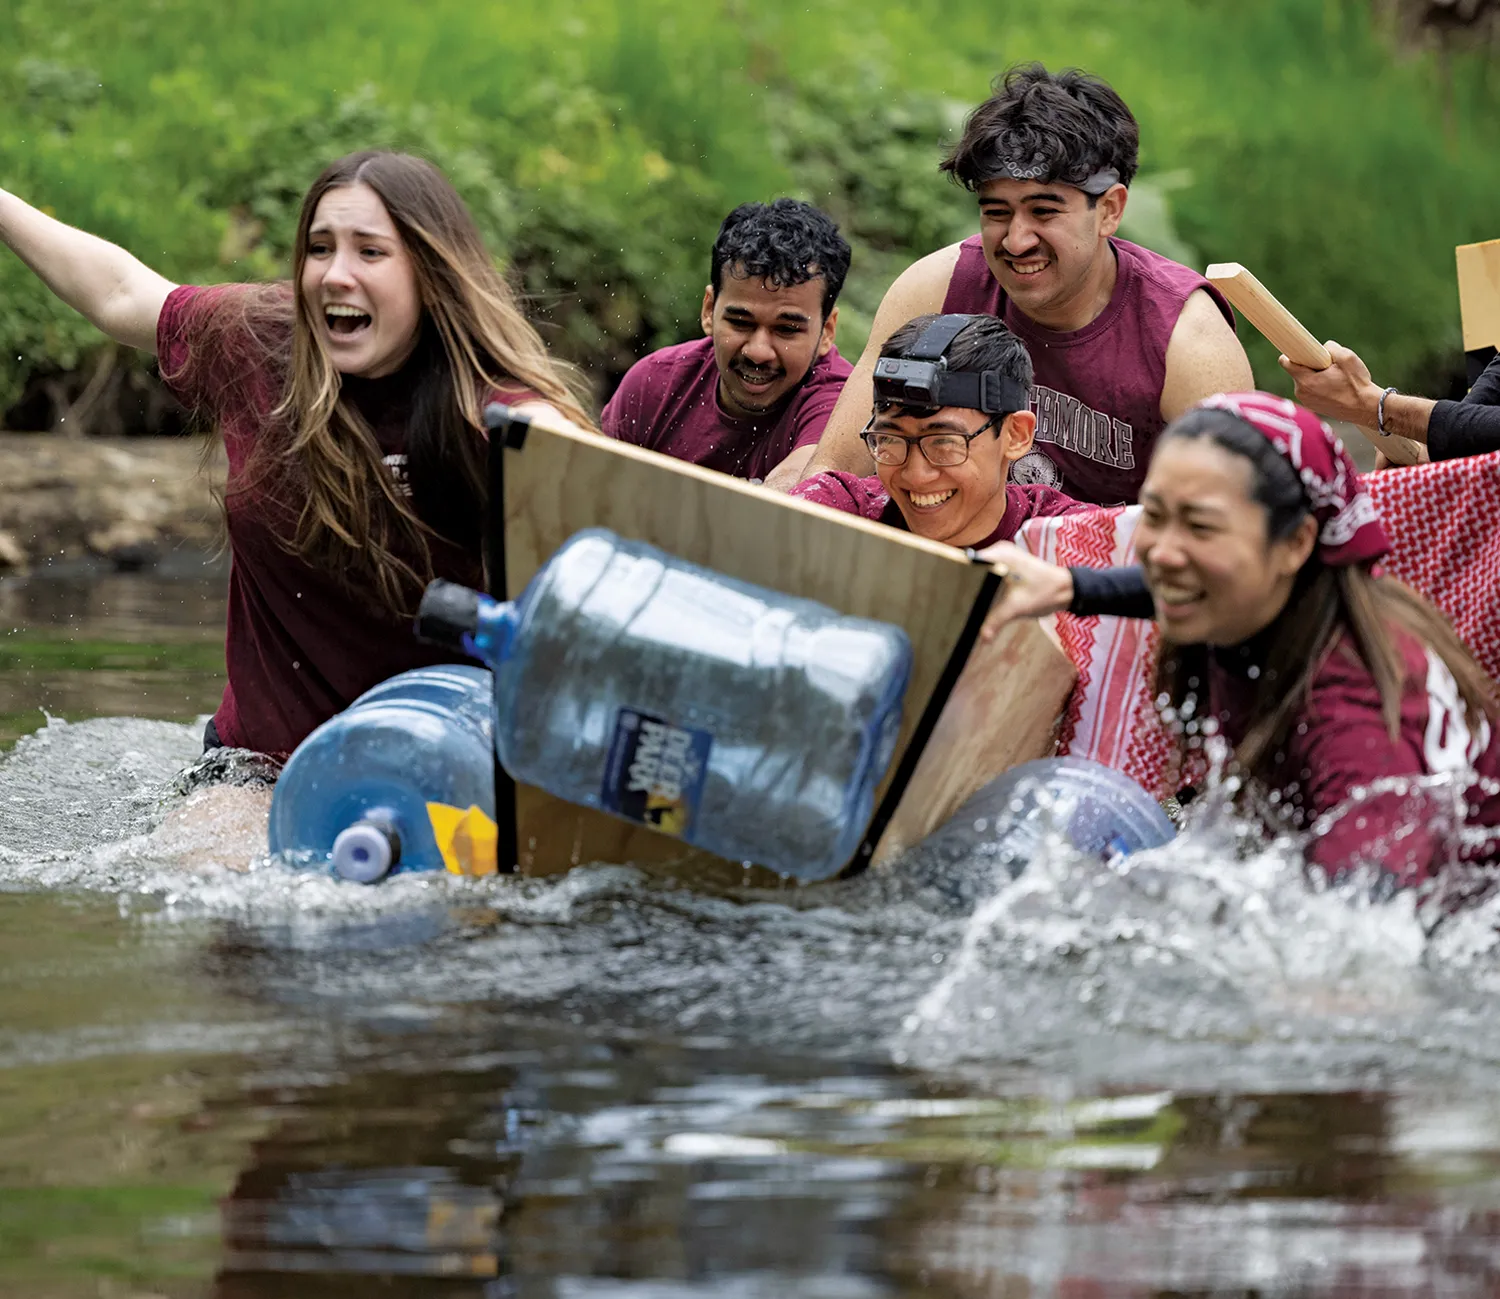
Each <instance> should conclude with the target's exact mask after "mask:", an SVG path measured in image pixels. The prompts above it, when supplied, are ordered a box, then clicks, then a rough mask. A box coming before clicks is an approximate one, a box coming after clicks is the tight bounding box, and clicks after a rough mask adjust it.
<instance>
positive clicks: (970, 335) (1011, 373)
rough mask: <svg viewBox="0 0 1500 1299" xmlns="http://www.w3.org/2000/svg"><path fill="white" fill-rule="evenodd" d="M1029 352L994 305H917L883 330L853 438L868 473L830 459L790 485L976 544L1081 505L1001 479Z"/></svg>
mask: <svg viewBox="0 0 1500 1299" xmlns="http://www.w3.org/2000/svg"><path fill="white" fill-rule="evenodd" d="M1030 388H1031V358H1030V357H1029V356H1027V354H1026V348H1025V347H1024V346H1023V345H1022V344H1021V341H1020V339H1018V338H1017V337H1016V336H1015V335H1014V334H1012V333H1011V332H1010V330H1008V329H1006V327H1005V326H1004V325H1003V324H1001V323H1000V321H999V320H997V319H996V318H995V317H994V316H987V315H947V316H919V317H918V318H917V319H916V320H912V321H908V322H907V323H906V324H905V325H903V326H901V328H900V329H898V330H896V332H895V333H894V334H892V335H891V336H890V337H889V338H888V339H886V341H885V345H884V346H883V347H882V348H881V352H880V360H879V362H878V363H877V364H876V367H875V402H874V408H873V410H872V411H871V412H870V414H869V418H868V420H867V422H866V425H865V428H864V431H863V438H864V443H865V446H866V448H867V450H868V451H869V454H870V456H871V458H872V459H873V460H874V461H875V474H874V475H872V476H870V477H867V478H861V477H860V476H858V475H856V474H850V473H843V472H839V471H832V472H827V473H819V474H814V475H812V476H811V477H809V478H804V479H803V480H802V481H801V482H800V483H798V484H797V485H796V486H795V487H794V488H792V490H791V495H793V496H797V497H800V498H801V499H803V500H809V501H814V502H816V503H817V504H819V505H827V506H829V507H830V508H832V509H836V510H844V511H846V512H847V513H851V514H859V515H862V516H863V517H865V518H867V519H878V520H880V521H881V522H883V523H888V524H890V525H891V526H892V527H897V528H905V529H906V530H907V531H909V532H913V533H915V534H916V535H917V536H919V537H926V538H927V539H928V540H929V541H941V542H945V543H947V544H948V545H952V546H965V547H974V548H979V547H983V546H988V545H991V544H993V543H994V542H997V541H1009V540H1010V539H1011V538H1012V537H1014V536H1015V535H1016V529H1017V528H1019V527H1020V526H1021V524H1023V523H1024V522H1025V521H1026V520H1027V519H1030V518H1035V517H1037V516H1038V515H1051V514H1067V513H1070V512H1071V511H1073V510H1084V509H1089V508H1091V507H1089V506H1086V505H1082V504H1080V503H1079V502H1078V501H1075V500H1073V499H1072V497H1070V496H1065V495H1064V494H1063V493H1062V492H1059V491H1057V490H1056V489H1055V488H1052V487H1045V486H1041V485H1039V484H1034V483H1032V484H1024V485H1023V484H1020V483H1016V482H1012V481H1010V477H1011V475H1010V472H1009V471H1010V467H1011V465H1012V464H1014V463H1015V462H1016V461H1017V460H1019V459H1021V458H1022V457H1024V456H1025V455H1026V454H1027V453H1028V452H1029V451H1030V450H1031V444H1032V433H1033V431H1034V429H1035V426H1036V417H1035V416H1034V415H1032V413H1031V411H1030V410H1028V409H1027V394H1028V392H1029V390H1030Z"/></svg>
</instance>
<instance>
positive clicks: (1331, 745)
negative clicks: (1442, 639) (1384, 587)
mask: <svg viewBox="0 0 1500 1299" xmlns="http://www.w3.org/2000/svg"><path fill="white" fill-rule="evenodd" d="M1392 635H1393V636H1394V637H1395V640H1396V644H1397V646H1398V648H1399V649H1400V651H1401V654H1402V657H1403V658H1404V659H1405V661H1406V673H1407V675H1406V689H1405V692H1404V694H1403V695H1402V700H1401V725H1400V730H1399V733H1398V734H1397V737H1396V740H1395V742H1394V743H1393V742H1392V741H1391V737H1390V734H1389V732H1388V731H1387V730H1386V727H1385V719H1384V717H1383V715H1382V713H1381V707H1380V693H1379V691H1378V690H1377V689H1376V686H1375V678H1374V677H1373V675H1372V674H1371V672H1370V669H1369V668H1368V667H1367V666H1366V665H1365V662H1364V660H1363V659H1362V658H1361V657H1360V656H1359V652H1358V650H1357V649H1356V648H1355V646H1354V642H1353V640H1352V639H1351V638H1350V637H1349V636H1348V634H1347V633H1345V634H1344V635H1343V636H1341V637H1340V639H1339V640H1338V641H1337V642H1336V643H1335V645H1334V647H1333V649H1332V650H1331V651H1330V652H1329V653H1328V655H1327V656H1326V658H1325V659H1324V661H1323V663H1322V665H1321V666H1320V667H1319V669H1318V671H1317V673H1316V674H1315V675H1314V677H1313V680H1312V683H1311V686H1310V688H1309V690H1308V697H1307V703H1306V706H1305V708H1304V710H1303V711H1302V713H1301V715H1300V716H1299V717H1298V720H1297V722H1296V723H1295V724H1294V725H1293V727H1292V729H1291V733H1290V735H1289V736H1288V737H1287V741H1286V744H1285V746H1284V749H1283V750H1282V751H1281V753H1280V754H1279V755H1277V756H1278V760H1277V761H1276V762H1275V764H1274V766H1273V768H1272V770H1271V772H1270V774H1269V775H1268V777H1267V779H1266V782H1265V783H1266V786H1267V788H1268V789H1270V790H1272V791H1274V792H1275V795H1276V801H1277V802H1278V803H1279V804H1280V806H1281V807H1282V808H1283V809H1285V810H1284V815H1286V816H1287V817H1288V818H1289V820H1290V821H1291V823H1292V825H1293V826H1294V827H1296V828H1298V829H1308V828H1312V827H1314V826H1315V825H1316V823H1317V821H1318V818H1320V817H1324V816H1327V815H1328V814H1330V813H1337V815H1334V816H1330V817H1329V820H1328V822H1327V823H1326V824H1324V825H1318V826H1317V837H1316V838H1315V839H1314V840H1313V841H1312V843H1311V844H1310V845H1309V848H1308V857H1309V859H1310V860H1311V861H1314V862H1316V863H1317V864H1319V865H1321V866H1324V867H1326V868H1328V869H1330V870H1337V869H1339V868H1342V867H1345V866H1348V865H1351V864H1354V863H1357V862H1366V863H1378V864H1380V865H1383V866H1384V867H1385V868H1386V869H1387V870H1389V871H1391V872H1392V873H1393V874H1395V875H1397V876H1399V877H1400V878H1401V879H1402V880H1403V881H1404V882H1406V883H1416V882H1419V881H1421V880H1423V879H1426V878H1427V877H1428V876H1430V875H1431V874H1433V873H1434V872H1435V871H1437V870H1438V869H1440V868H1441V867H1442V866H1443V865H1444V864H1445V862H1446V860H1447V857H1448V854H1449V851H1450V849H1451V848H1452V847H1453V846H1455V845H1454V842H1453V835H1452V831H1451V828H1450V827H1448V826H1446V825H1445V824H1444V821H1445V819H1451V818H1448V817H1447V812H1448V809H1447V808H1446V807H1445V805H1444V804H1445V799H1446V798H1447V795H1446V794H1445V793H1434V792H1427V791H1421V790H1418V791H1415V792H1413V791H1410V790H1407V791H1405V792H1402V791H1398V790H1388V791H1386V792H1376V793H1374V794H1366V796H1364V797H1359V796H1356V794H1355V790H1356V789H1357V788H1363V789H1365V790H1367V791H1368V790H1369V789H1370V787H1371V786H1372V785H1375V784H1377V782H1380V781H1382V780H1399V779H1400V778H1401V777H1407V778H1410V777H1413V776H1436V775H1442V774H1443V773H1448V772H1467V771H1469V770H1471V769H1472V770H1473V771H1475V772H1477V773H1478V775H1479V776H1480V777H1481V778H1483V779H1485V780H1487V781H1489V782H1491V783H1490V789H1491V790H1500V784H1497V783H1495V782H1500V744H1497V743H1496V741H1495V737H1494V735H1493V733H1492V730H1491V728H1490V727H1489V726H1488V725H1484V726H1481V727H1480V729H1479V732H1478V733H1477V734H1475V733H1474V732H1472V731H1471V730H1470V729H1469V727H1468V724H1467V723H1466V721H1465V719H1464V709H1463V704H1462V700H1461V696H1460V695H1459V693H1458V687H1457V685H1456V684H1455V683H1454V680H1453V676H1452V674H1451V673H1450V672H1449V671H1448V669H1447V667H1446V665H1445V664H1444V663H1443V661H1442V660H1441V659H1439V658H1438V657H1437V655H1435V654H1433V653H1432V652H1431V651H1429V650H1428V649H1427V648H1426V646H1424V645H1423V644H1422V643H1421V642H1420V641H1419V640H1418V639H1417V638H1416V637H1415V636H1413V635H1411V634H1410V633H1409V632H1406V631H1403V630H1399V629H1393V631H1392ZM1248 662H1249V660H1248V659H1243V661H1242V659H1241V656H1240V655H1239V654H1238V652H1237V651H1235V650H1227V651H1219V652H1217V653H1216V654H1215V655H1214V656H1213V657H1212V658H1211V659H1210V665H1209V691H1210V698H1211V700H1212V704H1213V711H1214V714H1215V716H1217V717H1218V719H1219V723H1220V725H1221V726H1222V727H1223V732H1224V737H1225V739H1226V740H1228V741H1229V743H1230V744H1232V745H1238V744H1239V743H1240V741H1241V740H1243V739H1244V736H1245V733H1246V731H1247V729H1248V721H1249V717H1250V710H1251V705H1252V700H1253V698H1254V694H1255V686H1256V683H1255V681H1254V680H1252V679H1251V678H1250V677H1249V676H1248V675H1247V672H1246V666H1247V664H1248ZM1464 803H1465V806H1464V807H1463V808H1462V811H1461V813H1460V818H1461V819H1462V820H1463V821H1465V822H1467V824H1468V826H1469V827H1470V829H1469V831H1468V833H1467V834H1465V835H1463V836H1462V842H1463V845H1465V846H1463V850H1462V851H1461V852H1460V853H1459V855H1460V856H1461V857H1462V858H1464V859H1466V860H1471V861H1484V862H1492V863H1493V862H1500V837H1492V836H1493V835H1494V834H1495V832H1496V831H1500V793H1486V792H1484V790H1483V789H1481V788H1480V787H1479V786H1477V785H1474V786H1472V787H1470V788H1469V789H1467V791H1466V797H1465V798H1464Z"/></svg>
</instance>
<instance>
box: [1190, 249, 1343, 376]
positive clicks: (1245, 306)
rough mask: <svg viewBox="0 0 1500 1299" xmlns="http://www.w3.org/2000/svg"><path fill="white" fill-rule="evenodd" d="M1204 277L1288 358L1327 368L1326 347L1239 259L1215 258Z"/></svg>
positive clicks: (1315, 368)
mask: <svg viewBox="0 0 1500 1299" xmlns="http://www.w3.org/2000/svg"><path fill="white" fill-rule="evenodd" d="M1203 278H1204V279H1206V280H1207V281H1208V282H1209V283H1210V284H1212V285H1213V286H1214V287H1215V288H1216V289H1218V290H1219V292H1220V293H1222V294H1223V295H1224V296H1225V297H1226V298H1228V299H1229V305H1230V306H1232V307H1233V308H1234V309H1235V310H1236V311H1238V312H1239V313H1240V315H1242V316H1244V318H1245V319H1246V320H1248V321H1249V322H1250V323H1251V324H1252V325H1254V326H1255V328H1256V329H1258V330H1259V331H1260V332H1261V333H1262V334H1263V335H1265V337H1266V339H1267V340H1268V341H1269V342H1270V343H1271V345H1272V346H1273V347H1275V348H1276V349H1277V350H1278V351H1279V352H1281V354H1282V355H1283V356H1285V357H1286V358H1287V360H1289V361H1295V362H1296V363H1297V364H1298V365H1305V366H1307V368H1308V369H1310V370H1326V369H1327V368H1328V367H1329V365H1330V364H1332V362H1331V361H1330V360H1329V357H1328V349H1327V348H1326V347H1324V346H1323V344H1322V343H1320V342H1318V340H1317V339H1316V338H1314V337H1313V336H1312V334H1311V333H1309V332H1308V330H1307V328H1306V326H1304V325H1303V323H1302V322H1301V321H1300V320H1298V319H1297V317H1296V316H1294V315H1292V313H1291V312H1290V311H1288V310H1287V309H1286V308H1285V307H1283V306H1282V305H1281V303H1280V302H1279V301H1278V300H1277V298H1276V296H1275V295H1274V294H1273V293H1272V292H1271V291H1270V290H1269V289H1268V288H1266V286H1265V285H1264V284H1262V283H1261V282H1260V281H1259V280H1258V279H1256V278H1255V276H1253V275H1252V274H1250V272H1249V271H1247V270H1246V269H1245V268H1244V267H1243V266H1241V265H1240V264H1239V263H1238V262H1215V263H1214V265H1212V266H1210V267H1209V268H1208V269H1207V270H1206V271H1204V272H1203Z"/></svg>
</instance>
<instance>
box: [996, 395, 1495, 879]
mask: <svg viewBox="0 0 1500 1299" xmlns="http://www.w3.org/2000/svg"><path fill="white" fill-rule="evenodd" d="M1140 500H1141V509H1142V515H1141V520H1140V523H1139V524H1138V526H1137V529H1136V533H1135V546H1136V553H1137V554H1138V555H1139V557H1140V560H1141V565H1140V567H1139V568H1133V569H1113V570H1104V571H1101V570H1092V569H1085V568H1071V569H1069V568H1059V567H1057V566H1055V565H1052V564H1048V563H1046V562H1044V561H1042V560H1039V559H1037V558H1035V557H1034V556H1032V555H1029V554H1027V553H1026V552H1025V551H1023V550H1021V549H1020V548H1019V547H1016V546H1013V545H1009V544H1003V543H1002V544H1001V545H997V546H994V547H992V548H991V549H989V550H987V551H986V552H984V554H985V558H987V559H990V560H992V561H994V562H996V563H999V564H1001V565H1002V566H1003V567H1004V568H1005V569H1006V570H1008V573H1009V577H1010V581H1009V582H1008V583H1007V586H1006V589H1005V592H1004V595H1003V596H1002V598H1001V599H1000V600H999V602H997V604H996V607H995V609H994V610H993V611H992V613H991V615H990V620H989V622H988V623H987V624H986V629H985V634H986V635H989V636H992V635H994V634H995V633H996V632H997V631H998V630H999V628H1000V626H1002V625H1003V624H1004V623H1005V622H1007V621H1009V620H1010V619H1012V618H1016V617H1026V616H1038V615H1041V614H1044V613H1049V612H1056V611H1060V610H1064V609H1066V610H1069V611H1071V612H1073V613H1078V614H1117V615H1122V616H1134V617H1154V618H1155V619H1156V621H1157V624H1158V626H1159V627H1160V629H1161V635H1162V641H1163V650H1162V656H1161V661H1160V663H1159V666H1158V670H1157V696H1158V705H1159V706H1160V707H1162V708H1163V709H1165V710H1170V711H1171V712H1172V714H1173V715H1175V716H1176V717H1177V718H1178V719H1188V718H1197V719H1199V720H1200V722H1203V723H1207V724H1208V726H1209V728H1210V729H1213V730H1217V732H1218V733H1219V734H1220V735H1222V737H1223V739H1224V741H1225V742H1226V743H1227V744H1228V746H1229V748H1230V750H1231V751H1232V754H1233V763H1234V766H1235V768H1236V769H1237V770H1238V772H1239V773H1240V774H1241V775H1242V776H1244V777H1245V778H1246V779H1247V789H1248V790H1249V791H1251V792H1252V793H1254V794H1258V795H1259V800H1258V801H1259V804H1260V806H1261V807H1262V808H1265V809H1269V810H1270V816H1271V820H1272V821H1273V822H1275V823H1278V824H1281V825H1290V826H1291V827H1293V828H1296V829H1307V830H1312V831H1314V837H1313V839H1312V841H1311V843H1310V845H1309V849H1308V855H1309V859H1310V860H1312V861H1313V862H1315V863H1316V864H1318V865H1320V866H1323V867H1325V868H1327V869H1329V870H1333V871H1338V870H1342V869H1344V868H1346V867H1348V866H1352V865H1357V864H1371V865H1377V866H1379V867H1381V868H1383V869H1384V870H1386V871H1388V872H1389V873H1391V874H1392V875H1394V876H1395V877H1397V879H1398V880H1400V881H1401V882H1404V883H1414V882H1418V881H1420V880H1422V879H1424V878H1426V877H1427V876H1429V875H1431V874H1432V873H1434V872H1435V871H1436V870H1437V869H1438V868H1439V867H1441V866H1442V865H1443V864H1444V863H1445V861H1446V860H1447V858H1448V856H1449V855H1450V853H1451V846H1452V844H1453V841H1454V839H1455V837H1456V838H1457V840H1458V849H1457V855H1459V856H1461V857H1464V858H1467V859H1470V860H1479V861H1488V860H1493V859H1496V858H1497V855H1500V854H1497V850H1496V841H1495V840H1494V838H1493V832H1494V831H1495V830H1496V829H1497V828H1500V745H1497V744H1496V743H1495V742H1494V722H1495V718H1496V715H1497V707H1496V695H1495V686H1494V683H1493V682H1492V681H1491V680H1490V679H1489V677H1488V676H1486V674H1485V673H1484V671H1483V670H1482V669H1481V668H1480V667H1479V665H1478V664H1477V663H1476V662H1475V661H1474V659H1473V657H1472V656H1471V655H1470V654H1469V652H1468V650H1467V649H1466V648H1465V647H1464V645H1463V644H1462V642H1461V641H1459V639H1458V637H1457V636H1456V635H1455V634H1454V632H1453V630H1452V628H1451V627H1449V625H1448V623H1447V622H1446V621H1445V620H1444V618H1443V616H1442V615H1441V614H1440V613H1439V612H1438V611H1437V610H1435V609H1434V608H1432V606H1431V605H1429V604H1427V602H1426V601H1424V600H1423V599H1422V598H1421V597H1420V596H1418V595H1416V594H1415V593H1414V592H1413V591H1411V590H1410V588H1408V587H1406V586H1404V585H1403V584H1402V583H1400V582H1399V581H1397V580H1396V579H1395V578H1394V577H1391V576H1389V575H1385V574H1382V573H1381V571H1380V567H1379V561H1380V560H1381V559H1382V558H1383V557H1384V556H1385V555H1386V554H1387V552H1388V551H1389V549H1390V544H1389V541H1388V539H1387V536H1386V532H1385V529H1384V527H1383V526H1382V524H1381V522H1380V518H1379V516H1378V515H1377V513H1376V510H1375V505H1374V502H1373V501H1372V500H1371V498H1370V496H1369V494H1368V493H1367V492H1366V491H1365V489H1364V487H1363V485H1362V484H1361V482H1360V480H1359V476H1358V471H1357V470H1356V469H1355V466H1354V464H1353V462H1352V461H1351V460H1350V459H1349V456H1348V454H1347V453H1346V452H1345V450H1344V448H1343V446H1342V445H1341V444H1340V443H1339V441H1338V439H1337V438H1335V437H1334V435H1333V434H1332V432H1331V431H1330V430H1329V428H1328V426H1327V425H1326V424H1324V423H1323V422H1322V421H1321V420H1320V419H1318V417H1317V416H1316V415H1314V414H1313V413H1312V412H1311V411H1308V410H1305V409H1304V408H1302V407H1300V406H1297V405H1294V404H1293V403H1292V402H1289V401H1286V400H1285V399H1283V398H1280V397H1272V396H1270V395H1268V394H1266V393H1236V394H1222V395H1219V396H1216V397H1210V398H1208V399H1207V400H1205V401H1203V402H1200V403H1199V404H1198V405H1197V406H1195V407H1194V408H1193V409H1192V410H1190V411H1189V412H1188V413H1187V414H1185V415H1183V416H1182V417H1181V418H1180V419H1178V420H1176V421H1175V422H1174V423H1172V424H1171V425H1169V426H1168V428H1167V429H1166V430H1165V432H1164V433H1163V435H1162V438H1161V440H1160V442H1159V443H1158V445H1157V449H1156V452H1155V455H1154V456H1153V457H1152V460H1151V465H1150V469H1149V471H1148V473H1147V475H1146V479H1145V482H1144V483H1143V485H1142V487H1141V494H1140ZM1433 777H1437V778H1442V779H1440V780H1437V781H1432V780H1427V781H1426V782H1425V783H1420V784H1419V783H1416V782H1417V780H1418V778H1433ZM1444 781H1446V782H1448V783H1447V784H1446V785H1445V784H1444ZM1442 788H1448V789H1456V790H1457V791H1459V793H1460V794H1461V795H1462V798H1463V804H1464V805H1463V807H1462V808H1461V809H1460V810H1459V812H1458V814H1457V816H1456V818H1455V819H1456V820H1457V821H1459V822H1461V823H1462V825H1461V826H1455V827H1451V829H1453V830H1456V831H1457V834H1456V836H1455V834H1453V833H1450V832H1449V831H1450V827H1446V826H1444V825H1443V824H1442V821H1443V819H1444V818H1443V816H1442V815H1440V814H1439V809H1437V808H1435V805H1434V802H1433V798H1432V797H1431V796H1430V795H1432V794H1434V793H1435V792H1436V791H1437V790H1438V789H1442Z"/></svg>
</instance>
